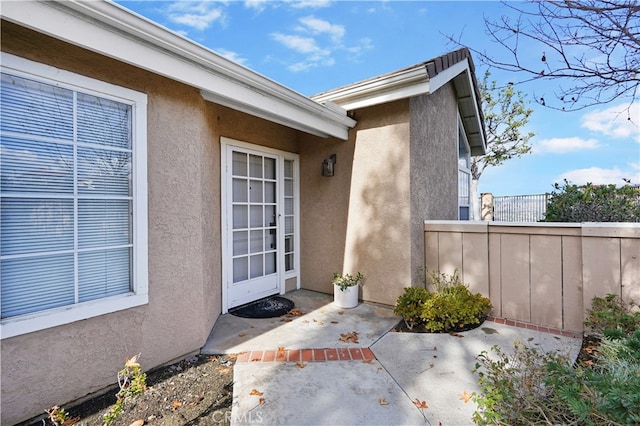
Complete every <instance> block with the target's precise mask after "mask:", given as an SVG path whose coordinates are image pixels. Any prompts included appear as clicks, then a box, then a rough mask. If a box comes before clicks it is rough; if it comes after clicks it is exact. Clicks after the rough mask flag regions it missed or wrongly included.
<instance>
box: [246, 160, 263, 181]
mask: <svg viewBox="0 0 640 426" xmlns="http://www.w3.org/2000/svg"><path fill="white" fill-rule="evenodd" d="M249 176H251V177H254V178H261V177H262V157H260V156H258V155H250V156H249Z"/></svg>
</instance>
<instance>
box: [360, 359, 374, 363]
mask: <svg viewBox="0 0 640 426" xmlns="http://www.w3.org/2000/svg"><path fill="white" fill-rule="evenodd" d="M362 362H364V363H365V364H371V363H372V362H373V358H367V359H363V360H362Z"/></svg>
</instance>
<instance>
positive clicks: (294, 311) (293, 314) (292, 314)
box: [287, 308, 304, 317]
mask: <svg viewBox="0 0 640 426" xmlns="http://www.w3.org/2000/svg"><path fill="white" fill-rule="evenodd" d="M302 315H304V312H302V311H301V310H300V309H298V308H293V309H292V310H290V311H289V312H287V316H290V317H300V316H302Z"/></svg>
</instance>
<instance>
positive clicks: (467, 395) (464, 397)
mask: <svg viewBox="0 0 640 426" xmlns="http://www.w3.org/2000/svg"><path fill="white" fill-rule="evenodd" d="M458 398H459V399H461V400H462V401H464V403H465V404H466V403H467V402H469V400H470V399H471V394H470V393H469V392H467V391H464V392H462V393H461V394H459V395H458Z"/></svg>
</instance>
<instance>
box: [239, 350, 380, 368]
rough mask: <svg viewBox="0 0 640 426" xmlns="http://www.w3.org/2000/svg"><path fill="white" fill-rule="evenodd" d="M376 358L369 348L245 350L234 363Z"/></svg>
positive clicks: (362, 360)
mask: <svg viewBox="0 0 640 426" xmlns="http://www.w3.org/2000/svg"><path fill="white" fill-rule="evenodd" d="M374 359H376V356H375V355H374V354H373V352H372V351H371V349H369V348H347V347H341V348H323V349H281V348H280V349H278V350H277V351H275V350H264V351H246V352H241V353H239V354H238V357H237V358H236V364H251V363H258V362H260V363H273V362H325V361H361V362H369V361H372V360H374Z"/></svg>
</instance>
